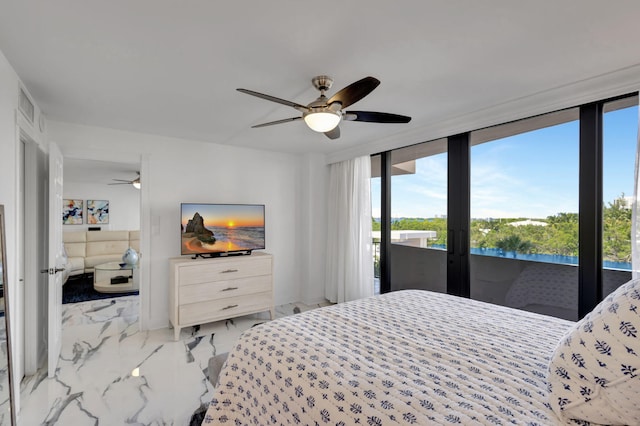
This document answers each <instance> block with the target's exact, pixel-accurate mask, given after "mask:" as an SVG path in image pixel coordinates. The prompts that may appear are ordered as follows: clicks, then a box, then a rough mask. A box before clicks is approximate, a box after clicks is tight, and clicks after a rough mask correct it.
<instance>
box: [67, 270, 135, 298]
mask: <svg viewBox="0 0 640 426" xmlns="http://www.w3.org/2000/svg"><path fill="white" fill-rule="evenodd" d="M136 294H139V292H138V291H132V292H128V293H100V292H97V291H95V290H94V289H93V274H84V275H81V276H78V277H71V278H69V279H68V280H67V282H66V283H65V284H64V285H63V286H62V303H63V304H65V303H78V302H87V301H89V300H98V299H111V298H113V297H123V296H134V295H136Z"/></svg>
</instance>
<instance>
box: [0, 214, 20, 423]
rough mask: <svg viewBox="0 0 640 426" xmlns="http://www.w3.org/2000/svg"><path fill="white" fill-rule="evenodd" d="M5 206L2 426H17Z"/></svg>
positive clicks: (0, 228) (0, 230) (0, 287)
mask: <svg viewBox="0 0 640 426" xmlns="http://www.w3.org/2000/svg"><path fill="white" fill-rule="evenodd" d="M4 229H5V228H4V206H3V205H1V204H0V425H15V424H16V418H15V410H14V409H13V407H14V402H13V401H14V398H13V377H12V374H13V373H12V371H11V338H10V334H9V333H8V332H7V331H8V330H10V328H9V302H8V296H7V287H9V285H8V284H7V266H6V265H7V253H6V241H5V233H4Z"/></svg>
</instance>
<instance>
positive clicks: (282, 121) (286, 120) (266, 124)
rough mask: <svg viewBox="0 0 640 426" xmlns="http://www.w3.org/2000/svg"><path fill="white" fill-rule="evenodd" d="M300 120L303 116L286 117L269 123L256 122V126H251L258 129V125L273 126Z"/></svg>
mask: <svg viewBox="0 0 640 426" xmlns="http://www.w3.org/2000/svg"><path fill="white" fill-rule="evenodd" d="M298 120H302V117H291V118H284V119H282V120H276V121H270V122H268V123H262V124H256V125H255V126H251V128H252V129H256V128H258V127H265V126H273V125H274V124H282V123H288V122H290V121H298Z"/></svg>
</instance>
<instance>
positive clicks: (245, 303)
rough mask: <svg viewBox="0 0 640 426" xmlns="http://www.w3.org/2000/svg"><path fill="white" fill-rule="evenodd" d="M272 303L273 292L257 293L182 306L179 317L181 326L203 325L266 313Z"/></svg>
mask: <svg viewBox="0 0 640 426" xmlns="http://www.w3.org/2000/svg"><path fill="white" fill-rule="evenodd" d="M272 303H273V295H272V293H271V292H265V293H257V294H250V295H246V296H238V297H228V298H225V299H217V300H209V301H206V302H197V303H190V304H188V305H180V308H179V313H178V315H179V321H180V324H181V325H190V324H201V323H205V322H211V321H218V320H221V319H226V318H233V317H236V316H239V315H243V314H245V313H253V312H260V311H263V310H264V311H266V310H269V309H271V306H272Z"/></svg>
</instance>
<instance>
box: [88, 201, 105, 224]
mask: <svg viewBox="0 0 640 426" xmlns="http://www.w3.org/2000/svg"><path fill="white" fill-rule="evenodd" d="M87 223H88V224H89V225H98V224H101V223H109V201H108V200H87Z"/></svg>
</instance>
